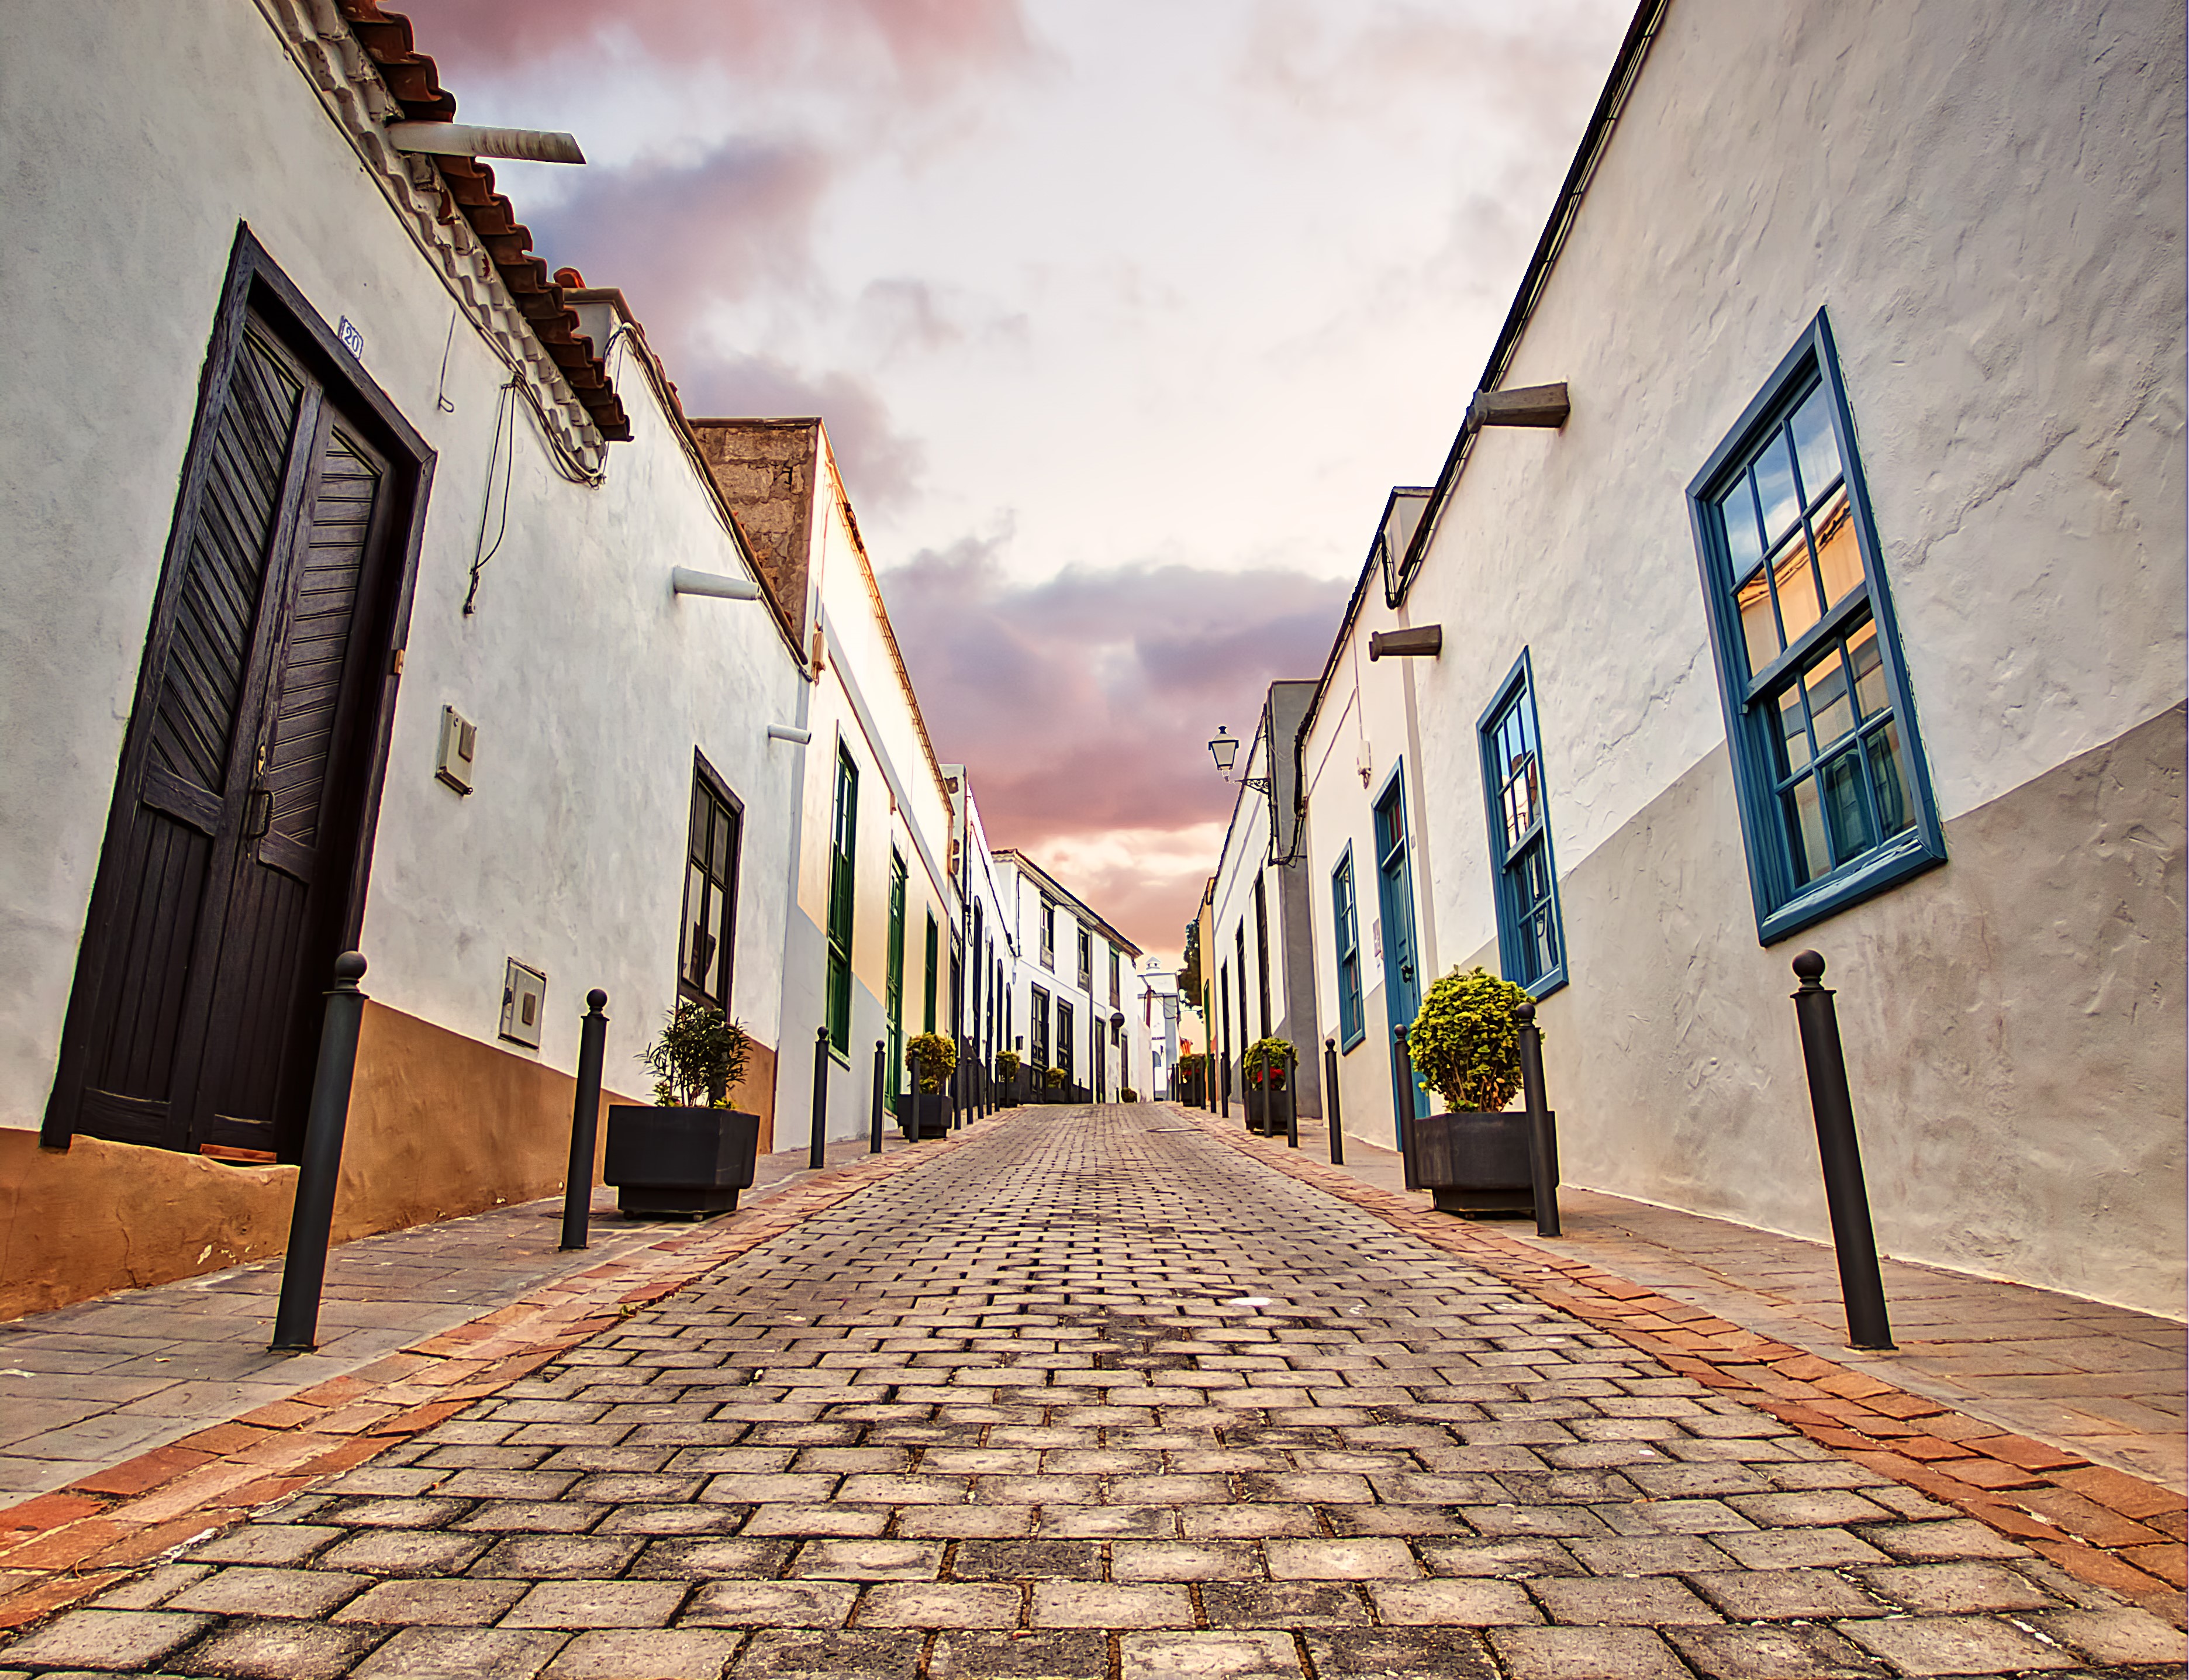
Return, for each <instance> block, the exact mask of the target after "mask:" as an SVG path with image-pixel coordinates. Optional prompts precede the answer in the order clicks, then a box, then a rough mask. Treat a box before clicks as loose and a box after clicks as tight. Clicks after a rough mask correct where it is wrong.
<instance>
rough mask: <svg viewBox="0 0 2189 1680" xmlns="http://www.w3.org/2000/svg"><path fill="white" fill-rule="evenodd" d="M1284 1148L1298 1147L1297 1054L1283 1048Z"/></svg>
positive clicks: (1294, 1051) (1289, 1046)
mask: <svg viewBox="0 0 2189 1680" xmlns="http://www.w3.org/2000/svg"><path fill="white" fill-rule="evenodd" d="M1285 1147H1286V1148H1287V1149H1298V1147H1299V1052H1298V1050H1296V1049H1292V1046H1291V1045H1289V1044H1287V1046H1286V1047H1285Z"/></svg>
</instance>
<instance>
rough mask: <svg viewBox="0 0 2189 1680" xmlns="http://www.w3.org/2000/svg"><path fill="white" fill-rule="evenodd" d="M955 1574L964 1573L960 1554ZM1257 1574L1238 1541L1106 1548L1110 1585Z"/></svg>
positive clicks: (1251, 1558) (1140, 1542)
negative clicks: (1122, 1582) (1108, 1554)
mask: <svg viewBox="0 0 2189 1680" xmlns="http://www.w3.org/2000/svg"><path fill="white" fill-rule="evenodd" d="M1083 1572H1084V1571H1083ZM959 1573H960V1574H963V1573H964V1554H963V1553H962V1551H961V1553H960V1554H959ZM1258 1573H1259V1566H1258V1564H1256V1562H1255V1559H1254V1548H1253V1547H1251V1546H1249V1545H1247V1544H1246V1543H1245V1542H1243V1541H1209V1542H1207V1543H1204V1544H1200V1545H1194V1544H1188V1543H1183V1542H1177V1541H1162V1540H1121V1541H1117V1542H1116V1543H1114V1544H1113V1545H1112V1546H1111V1547H1110V1578H1111V1580H1113V1581H1242V1580H1248V1581H1250V1580H1252V1579H1253V1578H1254V1576H1255V1575H1257V1574H1258Z"/></svg>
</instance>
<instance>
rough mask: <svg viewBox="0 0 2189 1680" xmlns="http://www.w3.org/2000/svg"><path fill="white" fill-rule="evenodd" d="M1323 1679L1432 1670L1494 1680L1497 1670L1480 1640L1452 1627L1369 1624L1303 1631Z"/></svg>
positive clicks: (1388, 1677) (1377, 1679)
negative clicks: (1322, 1630) (1337, 1629)
mask: <svg viewBox="0 0 2189 1680" xmlns="http://www.w3.org/2000/svg"><path fill="white" fill-rule="evenodd" d="M1306 1640H1307V1649H1308V1655H1309V1657H1310V1658H1311V1659H1312V1660H1313V1661H1314V1663H1315V1673H1316V1674H1317V1675H1318V1676H1319V1677H1321V1680H1353V1677H1359V1680H1369V1677H1373V1680H1396V1677H1399V1676H1401V1675H1409V1676H1410V1675H1417V1674H1434V1675H1439V1676H1442V1677H1445V1680H1493V1677H1494V1676H1495V1674H1496V1670H1495V1669H1494V1668H1493V1667H1492V1666H1491V1665H1490V1654H1489V1652H1488V1651H1487V1650H1485V1649H1484V1648H1483V1645H1482V1642H1481V1640H1480V1638H1479V1637H1478V1636H1477V1635H1475V1634H1473V1633H1472V1632H1466V1631H1463V1630H1460V1629H1455V1628H1431V1627H1403V1628H1384V1627H1377V1628H1370V1629H1363V1630H1360V1631H1359V1632H1353V1631H1349V1630H1344V1631H1338V1632H1311V1633H1309V1634H1308V1635H1306Z"/></svg>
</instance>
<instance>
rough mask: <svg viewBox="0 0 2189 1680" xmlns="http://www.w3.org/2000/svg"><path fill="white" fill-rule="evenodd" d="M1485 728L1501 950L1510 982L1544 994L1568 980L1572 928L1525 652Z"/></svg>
mask: <svg viewBox="0 0 2189 1680" xmlns="http://www.w3.org/2000/svg"><path fill="white" fill-rule="evenodd" d="M1477 727H1478V729H1479V733H1480V735H1481V741H1482V786H1483V791H1484V793H1485V795H1487V796H1488V800H1489V806H1490V874H1491V876H1492V882H1491V885H1492V888H1493V890H1494V893H1495V896H1496V901H1497V951H1498V959H1499V962H1500V964H1501V965H1502V968H1503V969H1504V971H1505V978H1506V979H1507V980H1509V981H1513V984H1515V985H1516V986H1524V987H1526V988H1527V989H1528V991H1529V992H1530V993H1531V994H1533V995H1534V996H1536V997H1538V998H1541V997H1545V996H1547V995H1548V994H1549V993H1553V992H1555V991H1557V990H1558V987H1561V986H1563V985H1564V984H1565V983H1566V942H1565V928H1564V924H1563V922H1562V921H1561V920H1560V919H1559V916H1558V865H1557V862H1556V860H1555V859H1554V858H1553V856H1552V853H1551V808H1550V800H1549V799H1548V797H1547V794H1546V792H1545V789H1544V787H1543V755H1542V744H1541V734H1540V732H1539V730H1538V729H1537V727H1536V680H1535V670H1534V667H1533V666H1532V665H1530V663H1529V659H1528V655H1527V653H1525V652H1524V651H1523V653H1521V655H1520V659H1519V663H1518V664H1517V665H1514V666H1513V670H1512V674H1511V675H1510V676H1507V677H1506V679H1505V682H1504V683H1503V685H1502V687H1500V688H1499V689H1498V691H1497V698H1496V699H1494V700H1492V701H1491V702H1490V709H1489V710H1487V711H1485V712H1484V713H1483V715H1482V717H1481V720H1480V721H1479V724H1478V725H1477Z"/></svg>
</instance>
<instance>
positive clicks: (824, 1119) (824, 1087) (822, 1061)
mask: <svg viewBox="0 0 2189 1680" xmlns="http://www.w3.org/2000/svg"><path fill="white" fill-rule="evenodd" d="M828 1139H829V1029H828V1028H827V1027H815V1028H814V1029H813V1139H812V1142H811V1143H810V1144H808V1145H806V1166H807V1167H808V1168H811V1169H812V1170H814V1171H818V1170H819V1169H820V1168H821V1165H822V1163H823V1162H824V1161H826V1160H827V1159H828V1155H827V1149H828Z"/></svg>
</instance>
